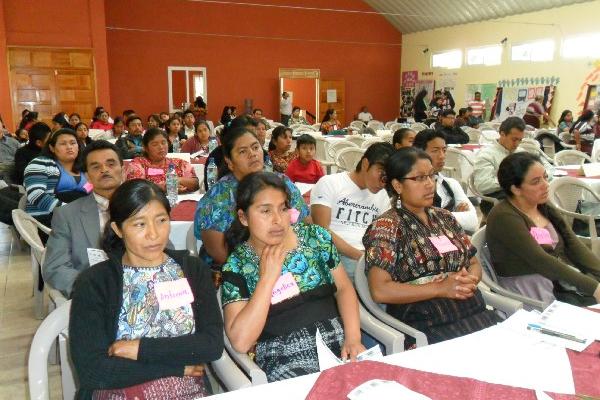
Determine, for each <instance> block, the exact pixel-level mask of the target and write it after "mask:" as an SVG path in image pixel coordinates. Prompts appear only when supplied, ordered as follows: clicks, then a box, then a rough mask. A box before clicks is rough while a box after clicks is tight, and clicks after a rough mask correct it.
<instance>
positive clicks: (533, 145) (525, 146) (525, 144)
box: [519, 138, 554, 164]
mask: <svg viewBox="0 0 600 400" xmlns="http://www.w3.org/2000/svg"><path fill="white" fill-rule="evenodd" d="M552 146H553V147H554V144H553V145H552ZM519 148H520V149H521V150H524V151H526V152H528V153H530V154H533V155H535V156H538V157H539V158H542V159H545V160H546V161H547V162H548V163H549V164H554V159H553V158H550V157H548V155H547V154H546V153H544V152H543V151H542V149H541V148H540V142H538V141H537V140H535V139H530V138H524V139H523V140H522V141H521V143H520V144H519Z"/></svg>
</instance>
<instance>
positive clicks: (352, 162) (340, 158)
mask: <svg viewBox="0 0 600 400" xmlns="http://www.w3.org/2000/svg"><path fill="white" fill-rule="evenodd" d="M363 154H365V150H364V149H355V148H352V147H349V148H346V149H342V150H340V151H339V152H338V153H337V156H336V159H335V165H337V167H338V169H341V170H343V171H354V170H355V169H356V164H358V162H359V161H360V159H361V158H362V156H363Z"/></svg>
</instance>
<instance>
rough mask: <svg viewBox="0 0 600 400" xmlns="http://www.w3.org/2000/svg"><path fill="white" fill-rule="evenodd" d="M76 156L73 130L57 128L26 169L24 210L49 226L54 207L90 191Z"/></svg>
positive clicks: (77, 146)
mask: <svg viewBox="0 0 600 400" xmlns="http://www.w3.org/2000/svg"><path fill="white" fill-rule="evenodd" d="M78 155H79V144H78V141H77V134H76V133H75V131H73V130H71V129H59V130H58V131H56V132H54V133H52V134H51V135H50V138H49V139H48V141H47V142H46V144H45V145H44V149H43V150H42V152H41V154H40V156H39V157H36V158H34V159H33V160H31V162H30V163H29V164H28V165H27V167H25V173H24V177H23V185H24V186H25V191H26V192H27V207H26V208H25V211H26V212H27V213H28V214H31V215H32V216H33V217H34V218H35V219H37V220H38V221H40V222H41V223H42V224H44V225H46V226H48V227H49V226H50V223H51V221H52V210H54V207H57V206H60V205H61V204H63V203H69V202H71V201H73V200H75V199H78V198H80V197H83V196H85V195H87V194H88V193H89V192H91V190H92V188H91V187H90V184H89V183H88V182H87V179H86V178H85V175H84V174H80V173H79V168H78V166H77V157H78Z"/></svg>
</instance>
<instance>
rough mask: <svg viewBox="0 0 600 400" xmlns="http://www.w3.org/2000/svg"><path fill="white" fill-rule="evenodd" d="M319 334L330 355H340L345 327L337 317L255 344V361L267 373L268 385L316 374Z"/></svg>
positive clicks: (317, 369) (317, 370) (317, 368)
mask: <svg viewBox="0 0 600 400" xmlns="http://www.w3.org/2000/svg"><path fill="white" fill-rule="evenodd" d="M317 328H319V332H320V333H321V336H322V337H323V341H324V342H325V344H326V345H327V347H329V348H330V349H331V351H332V352H333V354H335V355H336V356H338V357H339V356H340V353H341V351H342V346H343V343H344V328H343V325H342V320H341V319H340V318H339V317H336V318H332V319H328V320H324V321H318V322H315V323H314V324H313V325H311V326H309V327H305V328H302V329H299V330H297V331H294V332H292V333H289V334H287V335H285V336H277V337H275V338H272V339H267V340H264V341H260V342H258V344H257V345H256V358H255V360H254V361H255V362H256V364H258V366H259V367H260V368H261V369H262V370H263V371H265V373H266V374H267V380H268V381H269V382H275V381H280V380H283V379H289V378H295V377H297V376H302V375H307V374H312V373H314V372H319V357H318V356H317V345H316V341H315V334H316V331H317Z"/></svg>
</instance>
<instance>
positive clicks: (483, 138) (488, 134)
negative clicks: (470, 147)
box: [479, 128, 500, 144]
mask: <svg viewBox="0 0 600 400" xmlns="http://www.w3.org/2000/svg"><path fill="white" fill-rule="evenodd" d="M479 130H480V131H481V135H480V137H479V143H481V144H485V143H496V140H498V138H499V137H500V134H499V133H498V132H496V131H494V130H491V129H488V130H484V129H481V128H480V129H479Z"/></svg>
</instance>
